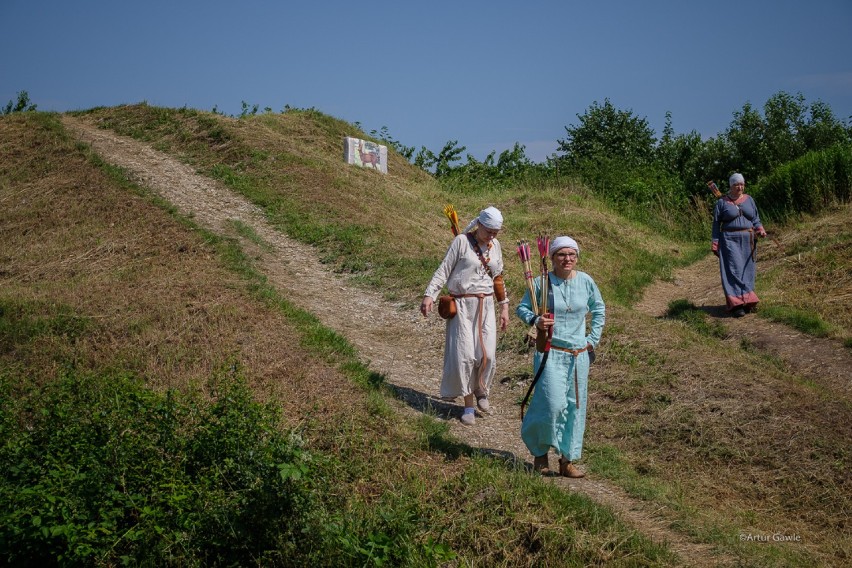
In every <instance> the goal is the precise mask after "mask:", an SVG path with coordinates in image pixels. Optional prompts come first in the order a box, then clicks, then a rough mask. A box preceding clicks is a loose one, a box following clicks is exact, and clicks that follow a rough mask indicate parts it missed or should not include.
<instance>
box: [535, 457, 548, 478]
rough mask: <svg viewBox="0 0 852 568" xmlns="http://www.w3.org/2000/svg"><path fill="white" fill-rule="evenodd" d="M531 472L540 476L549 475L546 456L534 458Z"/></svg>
mask: <svg viewBox="0 0 852 568" xmlns="http://www.w3.org/2000/svg"><path fill="white" fill-rule="evenodd" d="M533 471H534V472H536V473H540V474H541V475H550V461H549V460H548V455H547V454H544V455H543V456H536V457H535V459H534V460H533Z"/></svg>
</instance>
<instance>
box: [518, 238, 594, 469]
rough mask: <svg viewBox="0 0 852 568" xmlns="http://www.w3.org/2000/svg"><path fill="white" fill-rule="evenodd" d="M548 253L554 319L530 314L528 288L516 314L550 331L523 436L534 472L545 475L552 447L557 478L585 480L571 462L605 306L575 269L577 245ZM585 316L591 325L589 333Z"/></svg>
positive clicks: (564, 243)
mask: <svg viewBox="0 0 852 568" xmlns="http://www.w3.org/2000/svg"><path fill="white" fill-rule="evenodd" d="M548 254H549V255H550V259H551V261H552V263H553V271H552V272H550V274H549V278H550V284H549V291H548V302H547V305H548V311H549V312H550V313H551V314H553V317H545V316H538V315H537V314H535V313H534V312H533V310H532V302H531V299H530V292H529V290H527V292H526V294H525V295H524V298H523V300H521V303H520V305H519V306H518V308H517V309H516V310H515V313H517V315H518V317H519V318H521V320H523V321H524V323H526V324H527V325H533V324H534V325H535V326H536V328H537V329H538V332H539V333H547V330H548V328H550V327H553V337H552V340H551V348H550V352H549V354H548V357H547V361H546V363H545V365H544V370H543V371H542V374H541V377H540V378H539V380H538V383H536V385H535V391H534V392H533V395H532V399H531V400H530V406H529V410H528V411H527V413H526V415H525V416H524V420H523V422H522V424H521V438H522V439H523V441H524V444H526V446H527V449H529V451H530V453H531V454H532V455H533V456H534V457H535V459H534V461H533V467H534V469H535V470H536V471H538V472H540V473H548V472H549V461H548V454H549V452H550V448H554V449H555V450H556V453H557V454H558V455H559V473H560V475H564V476H566V477H583V475H584V474H583V473H582V472H581V471H580V470H579V469H578V468H577V467H576V466H575V465H574V463H573V462H575V461H576V460H578V459H580V457H581V455H582V452H583V434H584V432H585V429H586V402H587V393H588V384H589V364H590V361H591V359H590V355H591V354H593V353H594V351H593V350H594V348H595V347H597V345H598V342H599V341H600V339H601V333H602V332H603V327H604V321H605V319H606V311H605V308H606V306H604V302H603V298H601V293H600V291H599V290H598V287H597V284H595V281H594V280H593V279H592V277H591V276H589V275H588V274H586V273H585V272H580V271H579V270H576V268H575V267H576V265H577V259H578V257H579V256H580V247H579V245H577V242H576V241H575V240H574V239H572V238H571V237H558V238H556V239H554V240H553V242H552V243H551V244H550V248H549V250H548ZM540 289H541V278H540V277H539V278H537V279H536V280H535V290H536V293H538V291H539V290H540ZM588 313H591V324H590V325H589V328H588V329H587V326H586V314H588ZM543 355H544V354H543V353H539V352H536V354H535V358H534V360H533V371H534V373H536V372H538V368H539V366H540V365H541V362H542V359H543Z"/></svg>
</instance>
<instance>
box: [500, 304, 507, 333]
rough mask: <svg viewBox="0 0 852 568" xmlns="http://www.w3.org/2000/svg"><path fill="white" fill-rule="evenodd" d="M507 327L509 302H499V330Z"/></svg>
mask: <svg viewBox="0 0 852 568" xmlns="http://www.w3.org/2000/svg"><path fill="white" fill-rule="evenodd" d="M507 327H509V304H500V331H506V328H507Z"/></svg>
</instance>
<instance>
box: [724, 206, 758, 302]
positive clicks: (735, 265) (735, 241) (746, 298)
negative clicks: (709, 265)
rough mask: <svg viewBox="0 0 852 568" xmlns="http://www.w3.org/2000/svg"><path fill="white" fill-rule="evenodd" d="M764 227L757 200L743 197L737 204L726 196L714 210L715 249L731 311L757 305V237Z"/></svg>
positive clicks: (726, 298) (726, 300)
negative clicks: (755, 290) (755, 280)
mask: <svg viewBox="0 0 852 568" xmlns="http://www.w3.org/2000/svg"><path fill="white" fill-rule="evenodd" d="M761 227H763V225H762V224H761V223H760V215H758V212H757V205H756V204H755V202H754V199H752V198H751V196H750V195H748V194H745V193H744V194H742V196H740V198H739V199H738V200H737V201H736V202H735V201H733V200H731V198H730V197H728V196H727V195H726V196H723V197H721V198H720V199H719V200H718V201H716V207H715V208H714V209H713V243H712V248H713V250H716V251H718V252H719V272H720V274H721V276H722V290H723V291H724V292H725V303H726V304H727V307H728V310H734V309H737V308H741V307H745V308H751V307H754V306H756V305H757V303H758V302H759V301H760V299H759V298H758V297H757V294H755V292H754V277H755V272H756V261H757V259H756V255H757V238H756V235H755V231H757V230H758V229H760V228H761Z"/></svg>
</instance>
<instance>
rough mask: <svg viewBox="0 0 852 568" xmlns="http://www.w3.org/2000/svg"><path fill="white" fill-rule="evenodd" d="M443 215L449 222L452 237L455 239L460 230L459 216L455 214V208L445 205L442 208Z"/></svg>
mask: <svg viewBox="0 0 852 568" xmlns="http://www.w3.org/2000/svg"><path fill="white" fill-rule="evenodd" d="M444 215H446V216H447V219H449V220H450V230H451V231H452V232H453V236H456V237H457V236H458V235H459V233H461V229H460V228H459V216H458V213H456V208H455V207H453V206H452V205H447V206H446V207H444Z"/></svg>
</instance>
